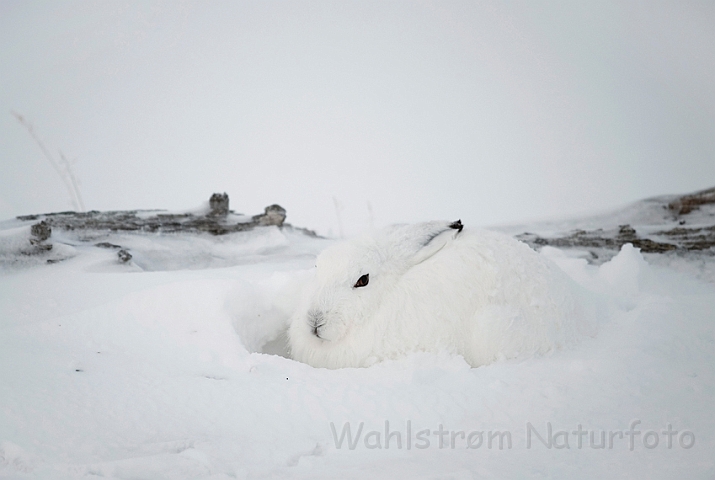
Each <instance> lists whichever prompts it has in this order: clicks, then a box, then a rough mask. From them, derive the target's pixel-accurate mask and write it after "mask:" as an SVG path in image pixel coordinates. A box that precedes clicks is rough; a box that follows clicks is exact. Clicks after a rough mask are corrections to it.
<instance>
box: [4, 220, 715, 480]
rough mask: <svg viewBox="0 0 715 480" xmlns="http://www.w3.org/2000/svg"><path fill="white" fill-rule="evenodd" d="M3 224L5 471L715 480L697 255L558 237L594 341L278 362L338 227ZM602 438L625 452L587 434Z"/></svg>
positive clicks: (708, 343)
mask: <svg viewBox="0 0 715 480" xmlns="http://www.w3.org/2000/svg"><path fill="white" fill-rule="evenodd" d="M0 227H1V228H2V229H1V230H0V253H2V252H4V253H2V254H3V255H5V260H4V261H3V262H4V263H2V264H1V265H0V269H1V270H0V477H3V478H18V479H21V478H51V479H65V478H66V479H70V478H71V479H74V478H98V477H100V478H102V477H104V478H114V479H130V478H131V479H140V478H146V479H158V478H167V479H189V478H192V479H196V478H211V479H229V478H239V479H244V478H310V479H315V478H326V479H327V478H386V479H387V478H445V479H446V478H455V479H462V478H528V477H545V478H676V477H677V478H712V477H713V476H715V463H714V461H713V459H714V458H715V455H714V454H715V433H714V432H715V415H713V407H712V405H713V404H715V341H714V337H715V335H714V332H713V312H715V288H714V285H713V283H708V282H707V281H706V280H707V278H703V277H702V276H701V275H699V274H698V273H697V272H702V271H708V269H711V268H712V263H709V264H704V263H703V262H706V263H707V262H708V261H709V262H712V260H707V259H706V260H704V259H703V258H704V257H702V256H697V257H693V259H689V258H687V257H682V258H677V259H676V258H672V259H671V260H669V261H670V262H671V263H673V264H674V265H671V266H663V265H656V264H654V263H655V262H653V261H651V257H650V256H649V257H648V258H644V257H643V256H642V255H641V254H640V253H639V252H638V250H637V249H634V248H633V247H632V246H630V245H626V246H624V247H623V249H622V250H621V252H620V253H619V254H618V255H616V256H615V257H614V258H613V259H612V260H610V261H609V262H606V263H604V264H602V265H600V266H595V265H589V264H588V263H587V262H586V260H584V259H583V258H581V257H580V256H579V253H578V252H574V251H567V250H559V249H556V248H551V247H545V248H543V249H542V251H541V255H544V256H547V257H548V258H550V259H552V260H553V261H554V262H555V263H556V264H557V265H558V266H559V267H560V268H561V269H562V270H564V271H565V272H566V273H567V274H568V275H569V276H570V277H571V278H573V279H574V280H575V281H577V282H578V283H580V284H581V285H582V286H583V287H585V288H586V289H588V290H591V291H593V292H597V293H599V294H601V295H604V296H606V297H607V298H608V299H609V304H610V307H609V308H608V309H607V310H606V311H604V314H603V318H602V322H601V324H600V328H599V332H598V334H597V335H596V336H595V337H593V338H585V339H584V340H583V341H581V342H580V343H578V344H577V345H575V346H572V347H570V348H568V349H564V350H560V351H556V352H553V353H551V354H549V355H545V356H540V357H535V358H529V359H522V360H518V361H517V360H509V361H500V362H496V363H494V364H491V365H488V366H484V367H479V368H470V367H469V366H468V365H467V364H466V362H465V361H464V360H463V359H462V358H461V357H458V356H449V355H432V354H425V353H422V354H413V355H410V356H407V357H405V358H402V359H400V360H395V361H388V362H382V363H378V364H376V365H374V366H372V367H370V368H358V369H351V368H348V369H338V370H326V369H316V368H312V367H310V366H308V365H305V364H301V363H298V362H295V361H293V360H291V359H289V358H287V355H286V352H285V345H284V340H285V339H284V331H285V328H286V326H287V321H288V316H289V315H290V313H291V311H292V309H293V308H295V303H296V299H297V297H298V294H299V292H300V288H301V285H302V283H303V281H304V279H305V278H306V275H308V274H309V272H310V271H311V269H312V268H313V266H314V260H315V255H316V254H317V253H318V252H320V251H321V250H323V249H324V248H325V247H326V246H328V245H329V244H331V243H332V242H331V241H329V240H324V239H318V238H310V237H307V236H305V235H302V234H300V233H299V232H293V231H290V230H289V229H284V230H280V229H278V228H276V227H261V228H257V229H255V230H253V231H251V232H241V233H237V234H231V235H226V236H221V237H211V236H208V235H207V236H201V235H194V236H188V237H184V236H178V235H137V234H133V235H129V234H127V235H119V234H111V235H110V234H103V235H99V234H97V237H95V238H92V239H91V240H90V239H88V238H85V237H83V238H80V237H79V236H78V234H72V235H70V234H68V233H62V232H53V236H52V242H53V244H54V245H53V249H52V251H50V252H49V253H47V254H45V255H57V253H53V252H57V251H59V250H62V249H63V248H64V249H65V255H64V256H63V257H62V258H64V260H62V261H60V262H58V263H52V264H47V263H46V259H48V258H50V257H48V256H42V255H40V256H37V255H36V256H22V255H15V256H13V254H12V252H13V251H15V250H13V249H15V248H16V244H17V242H18V241H19V240H18V239H23V238H28V237H27V236H28V235H29V231H25V230H23V229H25V228H27V227H26V226H24V225H21V224H20V223H18V222H6V223H5V224H2V225H0ZM557 227H558V226H557ZM557 227H555V228H557ZM558 228H564V227H563V226H561V227H558ZM533 230H535V229H533ZM95 241H96V242H99V241H109V242H111V243H115V244H118V245H122V247H126V248H130V249H131V252H132V255H133V258H132V260H131V261H130V262H129V263H128V264H121V263H119V261H118V260H117V256H116V251H115V250H111V249H102V248H96V247H94V246H93V245H92V243H91V242H95ZM20 243H22V242H20ZM67 249H71V252H70V253H71V254H69V253H68V252H69V250H67ZM25 257H26V258H25ZM22 258H24V260H23V261H20V260H21V259H22ZM52 258H54V257H52ZM18 262H19V263H18ZM671 267H676V268H671ZM637 421H639V422H640V423H637ZM346 425H347V426H349V428H350V434H351V436H352V438H351V439H348V438H347V437H346V438H344V442H343V443H342V445H341V447H340V448H338V445H337V443H339V442H337V441H336V440H339V437H340V434H341V433H342V432H343V431H344V429H345V428H346ZM361 425H362V428H360V426H361ZM549 425H550V426H551V429H552V436H551V437H549V436H548V428H549ZM631 425H633V430H634V431H639V432H640V433H638V434H634V435H633V436H630V435H629V433H630V431H631ZM408 426H409V432H408ZM386 427H387V430H388V431H387V433H388V434H390V436H389V445H388V438H387V436H386ZM427 429H429V433H428V434H425V432H424V430H427ZM579 429H581V430H582V431H583V432H587V433H585V434H579V433H578V431H579ZM668 429H670V430H672V431H676V432H677V433H675V434H669V433H668ZM440 430H442V431H445V432H448V433H446V434H445V435H444V437H443V440H444V444H443V448H440V436H439V431H440ZM334 431H335V433H336V436H337V437H338V438H337V439H336V438H334V434H333V432H334ZM358 431H360V438H355V436H356V435H357V433H358ZM651 431H652V432H655V433H650V432H651ZM345 432H346V433H347V431H346V430H345ZM395 432H397V433H395ZM420 432H421V437H420V438H418V433H420ZM460 432H461V433H460ZM473 432H482V433H481V434H479V433H473ZM529 432H531V436H530V446H529V447H527V440H529V437H528V434H529ZM507 433H508V435H507ZM470 434H471V436H470ZM537 434H538V436H540V437H541V438H543V440H544V441H543V442H542V441H541V440H540V439H539V438H538V437H537ZM601 435H603V436H604V438H605V441H606V443H607V444H608V442H609V438H611V437H612V448H611V447H609V446H608V445H606V447H605V448H603V449H596V448H592V444H591V443H590V439H591V438H590V437H591V436H593V438H594V440H595V442H596V443H599V442H600V438H601ZM398 436H399V440H400V442H399V443H401V447H402V448H399V447H398ZM480 437H481V438H482V440H483V442H482V443H481V445H480V446H479V448H467V445H468V443H467V442H468V438H469V439H471V440H472V445H473V446H474V445H476V444H478V443H479V442H478V441H477V439H479V438H480ZM490 437H491V439H492V441H491V443H490V442H489V438H490ZM656 437H657V439H658V445H657V446H655V447H654V448H648V447H647V445H650V446H652V445H653V444H654V441H655V438H656ZM500 438H501V440H502V441H503V442H504V443H503V444H502V446H503V448H499V439H500ZM509 438H510V440H511V448H509V441H508V440H509ZM579 438H580V439H581V447H580V448H579ZM631 438H633V449H632V450H631V448H630V439H631ZM425 439H426V440H428V441H429V446H428V447H427V448H419V446H425V442H424V440H425ZM669 439H670V447H669V446H668V442H669ZM408 440H409V444H410V448H409V449H408V448H407V445H408ZM452 440H454V447H452ZM549 440H551V448H548V447H547V445H545V443H549ZM644 440H645V441H646V443H644ZM349 441H351V442H353V445H354V447H355V448H354V449H351V448H350V446H349V445H348V443H349ZM693 441H694V443H693ZM646 444H647V445H646ZM489 445H491V448H490V447H489ZM370 447H381V448H370ZM388 447H389V448H388ZM559 447H564V448H559Z"/></svg>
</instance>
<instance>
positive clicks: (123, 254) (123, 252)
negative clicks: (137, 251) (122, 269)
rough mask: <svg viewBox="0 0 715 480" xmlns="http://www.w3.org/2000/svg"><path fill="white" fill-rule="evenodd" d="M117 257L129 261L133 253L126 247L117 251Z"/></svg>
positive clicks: (123, 261)
mask: <svg viewBox="0 0 715 480" xmlns="http://www.w3.org/2000/svg"><path fill="white" fill-rule="evenodd" d="M117 257H119V261H120V262H122V263H127V262H128V261H129V260H131V259H132V254H131V253H129V252H128V251H126V250H124V249H121V250H119V251H118V252H117Z"/></svg>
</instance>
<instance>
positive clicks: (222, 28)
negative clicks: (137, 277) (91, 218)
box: [0, 0, 715, 235]
mask: <svg viewBox="0 0 715 480" xmlns="http://www.w3.org/2000/svg"><path fill="white" fill-rule="evenodd" d="M713 25H715V2H712V1H703V2H687V1H673V2H657V1H650V0H649V1H643V2H636V1H631V2H628V1H623V0H619V1H614V2H608V1H603V0H598V1H595V0H594V1H590V2H577V1H572V0H568V1H564V2H544V1H534V0H529V1H523V2H520V1H516V2H478V1H465V2H460V1H438V2H418V1H409V2H399V1H389V2H382V1H380V2H372V1H365V0H360V1H335V2H328V1H319V2H318V1H308V2H302V1H289V2H278V1H268V2H236V1H230V2H229V1H226V2H220V1H218V2H217V1H212V2H208V1H202V2H198V1H185V2H179V1H167V2H159V1H149V0H146V1H137V2H123V1H112V2H95V1H92V2H84V1H78V2H67V1H56V0H53V1H45V2H39V1H38V2H26V1H24V0H17V1H15V0H10V1H9V0H0V218H10V217H12V216H14V215H19V214H28V213H39V212H50V211H60V210H67V209H72V208H73V203H72V200H71V197H70V195H69V193H68V190H67V188H66V187H65V184H64V183H63V181H62V179H61V177H60V175H58V174H57V172H56V171H55V170H54V169H53V167H52V165H51V164H50V162H49V161H48V160H47V159H46V158H45V157H44V156H43V154H42V151H41V150H40V148H39V147H38V145H37V144H36V143H35V142H34V140H33V139H32V138H31V136H30V135H29V133H28V131H27V130H26V129H25V128H24V127H23V126H22V125H20V123H18V121H17V120H16V118H15V117H13V116H12V115H11V111H14V112H17V113H19V114H21V115H23V116H24V117H25V118H26V119H27V120H28V121H30V122H32V124H33V125H34V129H35V132H36V134H37V135H38V136H39V137H40V138H41V139H42V141H43V142H44V143H45V144H46V146H47V147H48V149H49V150H50V152H51V153H52V154H53V155H55V156H56V157H57V158H59V154H58V153H57V152H58V151H59V150H61V151H62V152H63V153H64V155H65V156H66V157H67V158H68V159H69V160H70V161H72V162H73V163H72V170H73V172H74V174H75V176H76V177H77V179H78V180H79V182H80V192H81V195H82V198H83V200H84V204H85V205H86V207H87V209H96V210H108V209H134V208H166V209H186V208H192V207H196V206H198V205H199V204H201V202H203V201H205V200H207V199H208V197H209V196H210V194H211V193H213V192H224V191H225V192H227V193H228V194H229V196H230V199H231V208H232V209H234V210H236V211H239V212H243V213H248V214H255V213H259V212H261V211H262V210H263V207H265V206H266V205H269V204H272V203H279V204H280V205H282V206H283V207H285V208H286V209H287V211H288V221H290V222H291V223H293V224H296V225H300V226H305V227H309V228H314V229H317V230H318V231H319V232H320V233H324V234H328V233H332V234H333V235H337V234H338V233H339V225H338V215H337V214H336V202H337V204H338V206H339V208H340V212H341V213H340V218H341V220H342V223H343V230H344V232H345V233H346V234H350V233H355V232H357V231H358V230H360V229H362V228H364V227H366V226H368V225H369V224H370V223H371V222H372V223H374V224H375V225H377V226H379V225H384V224H387V223H393V222H405V221H417V220H428V219H456V218H461V219H462V220H463V221H464V222H465V224H468V225H469V224H471V225H490V224H498V223H509V222H521V221H528V220H532V219H540V218H550V217H560V216H568V215H574V214H581V213H583V212H589V211H601V210H604V209H608V208H611V207H615V206H619V205H622V204H625V203H628V202H630V201H633V200H637V199H639V198H643V197H647V196H652V195H658V194H664V193H680V192H689V191H693V190H698V189H702V188H706V187H710V186H713V185H715V88H713V85H715V28H714V27H713Z"/></svg>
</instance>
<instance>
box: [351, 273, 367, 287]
mask: <svg viewBox="0 0 715 480" xmlns="http://www.w3.org/2000/svg"><path fill="white" fill-rule="evenodd" d="M369 281H370V274H369V273H366V274H365V275H363V276H362V277H360V278H358V281H357V282H355V286H354V287H353V288H360V287H364V286H365V285H367V283H368V282H369Z"/></svg>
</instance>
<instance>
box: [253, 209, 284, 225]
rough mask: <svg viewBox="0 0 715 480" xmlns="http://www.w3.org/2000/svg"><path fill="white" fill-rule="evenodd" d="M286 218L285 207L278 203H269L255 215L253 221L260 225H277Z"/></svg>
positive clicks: (281, 223)
mask: <svg viewBox="0 0 715 480" xmlns="http://www.w3.org/2000/svg"><path fill="white" fill-rule="evenodd" d="M285 219H286V211H285V208H283V207H281V206H280V205H275V204H274V205H269V206H268V207H266V210H265V212H264V213H263V214H261V215H255V216H254V217H253V221H254V222H256V223H258V225H261V226H268V225H276V226H278V227H280V226H282V225H283V222H284V221H285Z"/></svg>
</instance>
